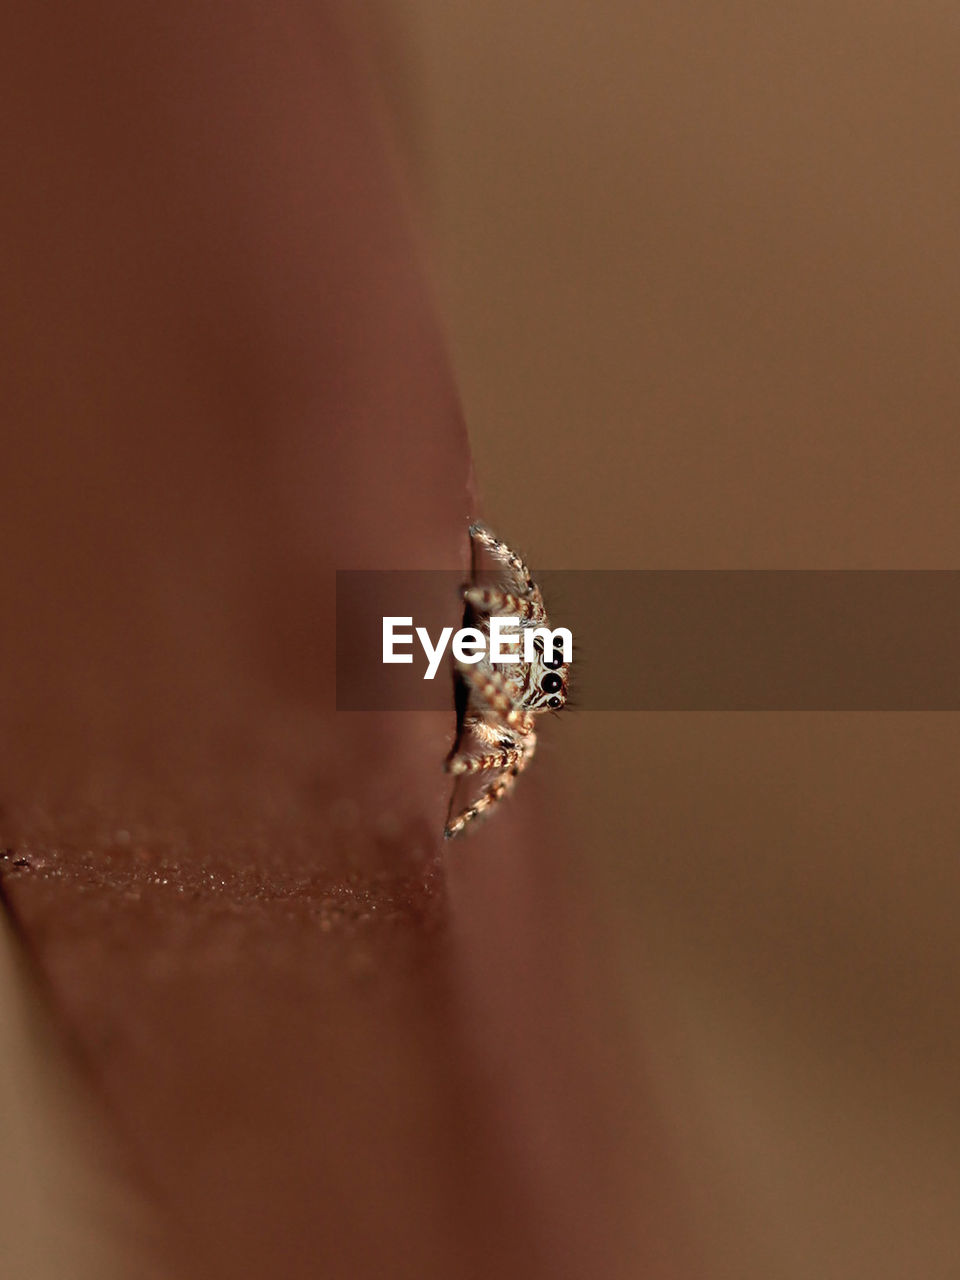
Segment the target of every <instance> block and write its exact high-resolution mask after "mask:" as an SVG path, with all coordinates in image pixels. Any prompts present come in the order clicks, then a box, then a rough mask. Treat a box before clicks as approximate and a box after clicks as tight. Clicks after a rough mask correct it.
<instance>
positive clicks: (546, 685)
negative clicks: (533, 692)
mask: <svg viewBox="0 0 960 1280" xmlns="http://www.w3.org/2000/svg"><path fill="white" fill-rule="evenodd" d="M562 684H563V681H562V680H561V679H560V677H559V676H558V675H557V673H556V672H555V671H551V672H550V674H549V675H546V676H544V677H543V679H542V680H541V681H540V688H541V689H542V690H543V691H544V693H556V691H557V690H558V689H559V688H560V686H561V685H562Z"/></svg>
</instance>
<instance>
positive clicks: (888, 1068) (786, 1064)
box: [388, 0, 960, 1280]
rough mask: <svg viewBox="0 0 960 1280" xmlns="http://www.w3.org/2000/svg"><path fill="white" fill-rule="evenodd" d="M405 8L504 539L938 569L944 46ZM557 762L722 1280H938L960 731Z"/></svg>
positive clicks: (472, 413) (424, 141)
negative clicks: (517, 460)
mask: <svg viewBox="0 0 960 1280" xmlns="http://www.w3.org/2000/svg"><path fill="white" fill-rule="evenodd" d="M388 7H390V6H388ZM400 8H401V9H402V11H403V13H404V14H405V16H406V19H407V21H406V25H405V28H404V31H403V37H404V40H405V45H404V46H403V47H404V49H405V54H406V57H407V60H408V63H409V65H410V66H411V67H412V68H413V71H414V75H413V82H414V84H415V85H416V86H417V88H418V93H417V95H416V97H415V99H414V106H415V110H411V109H410V107H409V106H408V104H407V101H406V100H405V99H401V103H400V106H401V109H402V110H403V111H404V112H405V117H406V118H411V119H413V120H414V121H415V122H416V127H417V132H416V143H415V145H413V146H411V147H410V148H409V154H410V156H411V160H412V162H413V163H414V164H416V165H417V166H418V172H419V174H420V177H421V187H422V192H423V198H424V204H425V206H426V207H427V208H429V210H430V213H431V221H432V225H433V227H434V229H435V245H436V250H437V254H438V261H439V264H440V267H439V271H438V275H439V277H440V278H441V279H442V280H443V281H444V291H443V292H444V301H445V308H446V314H447V318H448V324H449V327H450V332H451V334H452V339H453V345H454V350H455V352H456V365H457V373H458V379H459V383H460V386H461V389H462V392H463V397H464V404H465V409H466V414H467V420H468V422H469V423H470V424H471V438H472V442H473V446H474V452H475V457H476V464H477V474H478V478H479V481H480V484H481V486H482V489H483V492H484V494H485V496H486V499H487V505H486V513H487V516H488V518H489V520H490V521H491V523H493V524H494V525H495V526H497V527H502V528H505V529H506V528H509V529H510V530H511V534H512V537H514V538H515V540H516V541H517V543H518V544H519V545H520V546H522V547H523V548H524V550H525V551H526V552H527V553H528V554H529V556H530V558H531V560H532V562H533V563H534V564H537V565H539V566H541V567H551V568H557V569H566V568H576V567H583V568H590V569H592V568H617V567H623V568H649V569H656V568H694V569H704V568H715V567H721V568H758V567H759V568H802V569H812V568H854V567H855V568H894V567H904V568H954V569H955V568H956V567H957V565H958V564H960V504H958V502H957V483H958V478H960V453H958V450H960V435H958V432H957V421H958V418H960V375H958V364H957V359H956V351H957V349H958V346H960V309H958V305H957V300H958V297H960V241H958V237H957V226H958V224H960V167H958V165H957V158H956V132H957V131H956V121H957V119H958V115H960V83H958V79H957V75H956V62H957V48H958V29H957V18H956V10H955V9H954V8H953V7H951V6H948V5H942V4H914V5H909V6H906V5H902V4H892V3H880V4H872V5H863V4H859V3H854V2H853V0H840V3H833V4H831V5H829V6H825V5H816V4H814V5H810V4H806V3H800V2H799V0H797V2H793V0H791V2H790V3H787V4H776V5H764V4H755V3H733V4H729V3H724V4H709V3H703V2H702V0H696V2H695V3H683V2H681V3H671V4H653V3H645V2H644V0H640V2H639V3H638V2H636V0H598V3H595V4H591V5H582V4H573V3H562V4H557V5H553V6H550V9H549V14H545V12H544V10H543V8H542V7H538V6H534V5H517V4H514V3H508V0H491V2H490V3H485V4H482V5H478V4H448V3H445V2H442V0H411V2H410V3H405V4H403V5H401V6H400ZM516 440H519V441H520V442H521V446H522V456H523V459H524V465H523V466H522V467H518V466H515V465H511V456H512V455H511V445H512V442H514V441H516ZM558 620H559V619H558ZM591 660H593V661H596V660H598V659H597V658H596V655H588V657H587V661H591ZM556 738H557V739H558V741H557V742H556V743H555V744H552V745H550V746H548V744H547V742H546V741H545V742H544V747H543V751H542V753H541V756H540V759H539V760H538V766H539V765H541V764H542V765H546V764H547V762H548V761H549V763H550V765H551V766H553V767H554V769H555V771H556V772H555V775H554V776H556V777H557V780H558V783H561V784H564V785H561V786H559V787H558V789H557V792H556V794H555V796H554V804H555V806H556V809H557V811H558V813H559V814H560V815H561V816H562V817H563V818H564V819H565V820H566V821H567V822H568V823H569V825H570V826H571V827H572V828H574V829H575V830H576V832H577V833H578V835H579V842H578V844H577V845H576V846H575V848H574V850H573V852H572V854H571V855H570V858H569V861H567V860H566V859H565V858H564V856H563V854H562V852H561V854H560V863H561V867H562V870H561V871H560V872H559V874H560V877H561V880H562V881H567V882H575V883H579V884H589V886H590V888H591V891H592V892H593V893H594V894H595V895H596V898H597V900H598V901H599V902H600V903H601V904H602V905H601V911H602V913H603V918H604V920H605V922H606V926H607V930H606V948H605V954H606V956H607V958H608V962H609V965H610V973H611V974H612V975H613V986H614V987H615V989H616V990H617V991H618V992H619V995H620V998H621V1000H622V1010H623V1016H624V1025H625V1027H627V1028H628V1035H629V1036H630V1037H632V1039H633V1041H634V1043H635V1044H638V1045H641V1046H642V1048H643V1052H644V1054H645V1056H646V1058H647V1061H648V1063H649V1062H651V1060H652V1065H651V1067H650V1071H649V1074H648V1076H647V1080H648V1082H652V1088H653V1090H654V1094H655V1096H656V1097H657V1099H658V1100H659V1103H660V1105H661V1107H662V1108H663V1109H664V1111H665V1113H666V1115H667V1128H668V1132H669V1134H670V1137H671V1140H672V1142H673V1143H674V1144H675V1148H676V1150H677V1151H678V1152H679V1154H680V1158H681V1160H682V1162H683V1166H684V1169H685V1173H686V1181H687V1186H688V1189H689V1192H690V1197H691V1204H690V1205H689V1206H688V1209H687V1212H686V1213H685V1216H684V1222H685V1224H686V1226H687V1229H688V1231H689V1232H690V1233H691V1234H693V1235H694V1236H695V1237H696V1238H697V1240H698V1241H699V1244H700V1247H701V1250H702V1253H703V1256H704V1259H705V1274H706V1275H708V1276H710V1277H718V1278H722V1280H728V1277H731V1278H733V1280H754V1278H756V1280H770V1277H772V1276H775V1277H777V1280H825V1278H828V1277H829V1280H850V1277H853V1276H867V1275H869V1276H871V1277H876V1278H880V1280H903V1278H904V1277H906V1276H924V1277H935V1278H936V1280H952V1277H954V1276H955V1275H956V1274H957V1270H958V1263H957V1259H958V1258H960V1163H958V1161H957V1159H956V1153H957V1150H958V1149H960V1092H958V1083H957V1082H958V1080H960V1022H958V1014H957V1010H958V1008H960V941H958V937H960V935H958V931H957V927H956V921H957V919H958V917H960V869H958V868H960V864H958V860H957V832H958V830H960V790H958V787H957V761H958V758H960V724H958V720H957V717H956V716H953V715H937V714H929V715H851V714H834V715H804V714H795V715H776V714H760V715H738V714H711V715H702V714H699V715H698V714H682V715H676V714H672V715H671V714H642V715H638V714H633V715H617V714H613V713H610V714H599V713H584V714H583V715H578V716H571V717H570V718H569V719H568V720H567V722H566V723H565V724H564V725H563V726H562V727H561V726H559V725H558V727H557V733H556ZM551 757H552V759H551ZM564 800H565V801H566V803H564ZM637 1274H642V1272H640V1271H638V1272H637Z"/></svg>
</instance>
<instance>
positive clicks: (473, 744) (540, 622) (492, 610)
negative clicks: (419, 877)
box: [443, 524, 569, 840]
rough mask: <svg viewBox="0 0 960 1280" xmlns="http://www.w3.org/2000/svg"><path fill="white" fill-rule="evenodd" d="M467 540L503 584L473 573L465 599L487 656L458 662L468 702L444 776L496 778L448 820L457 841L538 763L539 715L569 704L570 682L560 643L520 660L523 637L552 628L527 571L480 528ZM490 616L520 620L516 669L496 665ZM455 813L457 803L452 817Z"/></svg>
mask: <svg viewBox="0 0 960 1280" xmlns="http://www.w3.org/2000/svg"><path fill="white" fill-rule="evenodd" d="M470 537H471V539H472V547H473V553H474V558H475V562H476V555H477V553H478V552H479V551H482V552H485V553H486V554H487V556H489V558H490V559H491V560H492V561H493V562H494V563H495V564H496V565H497V566H498V567H499V569H500V570H501V571H502V583H501V584H500V585H498V586H490V587H488V586H480V585H478V584H477V580H476V573H474V580H473V583H472V584H471V585H470V586H467V587H465V588H464V592H463V598H464V601H465V602H466V605H467V608H468V611H469V612H470V613H472V614H473V616H474V619H475V621H474V622H473V623H472V625H474V626H476V628H477V629H478V630H479V631H481V632H482V633H483V635H484V637H485V638H486V640H487V650H486V652H485V653H484V656H483V658H482V659H481V660H480V661H479V662H477V663H475V664H469V663H464V662H457V664H456V669H457V672H458V675H459V677H460V679H461V680H462V681H463V687H464V689H465V692H466V704H465V709H464V713H463V719H462V724H461V731H460V735H459V738H458V741H457V743H456V744H455V746H454V748H453V750H452V752H451V753H450V757H449V759H448V760H447V771H448V773H452V774H454V775H455V776H462V775H463V774H474V773H489V774H491V775H492V776H491V777H490V779H489V781H487V782H486V783H485V784H484V785H483V787H482V788H481V790H480V792H479V794H478V795H477V797H476V799H474V800H473V801H472V802H471V803H470V804H468V805H467V806H466V808H464V809H462V810H461V811H460V813H459V814H457V816H456V817H455V818H451V817H450V814H448V816H447V825H446V827H445V828H444V832H443V834H444V836H445V838H446V839H448V840H449V839H451V838H452V837H453V836H457V835H460V833H461V832H462V831H463V830H464V829H465V828H466V827H468V826H469V824H470V823H472V822H473V821H474V820H475V819H476V818H479V817H480V815H481V814H483V813H485V812H486V811H487V810H488V809H490V808H492V806H494V805H496V804H498V803H499V802H500V801H501V800H502V799H503V797H504V796H505V795H506V794H507V793H508V792H509V791H510V790H511V789H512V788H513V786H514V784H515V783H516V780H517V778H518V777H519V776H520V774H521V773H522V772H523V770H524V769H525V768H526V767H527V765H528V764H529V763H530V761H531V760H532V759H533V753H534V750H535V748H536V745H537V731H536V729H535V728H534V725H535V723H536V718H537V716H539V715H542V714H543V713H544V712H546V711H559V710H560V708H561V707H562V706H563V705H564V703H565V702H566V699H567V681H568V678H569V666H568V664H566V663H565V662H564V661H563V652H562V649H561V648H560V646H559V644H557V645H556V646H555V647H552V648H551V649H550V650H549V652H545V651H544V644H543V638H542V637H541V636H539V635H538V636H536V637H535V638H534V641H533V647H534V651H535V655H534V661H533V662H529V663H528V662H525V661H524V660H523V658H522V654H523V633H524V632H526V631H529V630H532V629H534V628H543V627H546V628H547V629H549V626H550V624H549V622H548V619H547V612H546V609H545V608H544V604H543V596H542V595H541V593H540V588H539V587H538V586H537V584H536V583H535V582H534V580H533V578H532V577H531V576H530V570H529V569H528V568H527V566H526V565H525V564H524V563H523V561H522V560H521V559H520V557H519V556H518V555H517V554H516V553H515V552H513V551H511V549H510V548H509V547H508V546H507V545H506V543H504V542H500V541H498V540H497V539H496V538H495V537H494V536H493V535H492V534H491V533H490V532H489V530H487V529H485V528H484V527H483V526H482V525H478V524H474V525H471V526H470ZM491 615H499V616H508V615H509V616H511V617H515V618H517V619H518V627H519V631H520V645H519V646H518V647H519V650H520V655H521V660H520V661H519V662H518V663H514V664H509V665H505V666H497V667H493V666H491V664H490V660H489V626H490V617H491ZM501 673H505V674H501ZM454 794H456V793H454ZM452 810H453V797H451V801H450V811H451V813H452Z"/></svg>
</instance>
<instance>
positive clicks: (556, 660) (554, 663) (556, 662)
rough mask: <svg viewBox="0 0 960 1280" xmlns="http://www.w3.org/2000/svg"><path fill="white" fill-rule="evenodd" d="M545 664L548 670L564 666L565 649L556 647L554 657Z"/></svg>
mask: <svg viewBox="0 0 960 1280" xmlns="http://www.w3.org/2000/svg"><path fill="white" fill-rule="evenodd" d="M543 665H544V666H545V667H546V668H547V670H548V671H554V670H556V668H557V667H562V666H563V650H562V649H554V651H553V657H552V658H551V659H550V661H549V662H545V663H544V664H543Z"/></svg>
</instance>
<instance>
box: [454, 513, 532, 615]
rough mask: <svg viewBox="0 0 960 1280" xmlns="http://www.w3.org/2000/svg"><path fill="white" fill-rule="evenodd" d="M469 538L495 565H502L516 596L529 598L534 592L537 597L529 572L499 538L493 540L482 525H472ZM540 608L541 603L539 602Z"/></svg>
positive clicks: (488, 531) (515, 554)
mask: <svg viewBox="0 0 960 1280" xmlns="http://www.w3.org/2000/svg"><path fill="white" fill-rule="evenodd" d="M470 537H471V538H472V539H473V541H474V542H475V543H476V545H477V546H478V547H482V548H483V550H484V551H485V552H486V553H487V555H488V556H489V557H490V559H491V560H496V562H497V564H501V565H503V567H504V568H505V569H506V570H507V571H508V576H509V577H510V579H511V580H512V581H511V586H513V587H515V588H516V591H517V594H518V595H523V596H529V595H533V593H534V592H536V593H537V595H539V594H540V593H539V591H538V590H537V584H536V583H535V582H534V580H533V578H532V577H531V576H530V570H529V569H528V568H527V566H526V565H525V564H524V562H523V561H522V560H521V559H520V557H519V556H518V555H517V553H516V552H515V551H511V549H510V548H509V547H508V546H507V544H506V543H505V542H501V541H500V539H499V538H495V537H494V536H493V534H492V533H491V532H490V530H489V529H487V528H485V527H484V526H483V525H482V524H472V525H471V526H470ZM541 607H542V602H541Z"/></svg>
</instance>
